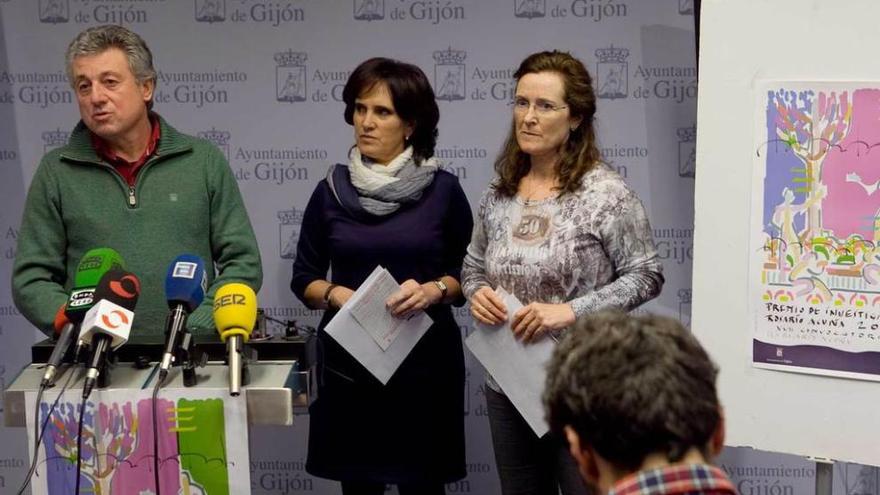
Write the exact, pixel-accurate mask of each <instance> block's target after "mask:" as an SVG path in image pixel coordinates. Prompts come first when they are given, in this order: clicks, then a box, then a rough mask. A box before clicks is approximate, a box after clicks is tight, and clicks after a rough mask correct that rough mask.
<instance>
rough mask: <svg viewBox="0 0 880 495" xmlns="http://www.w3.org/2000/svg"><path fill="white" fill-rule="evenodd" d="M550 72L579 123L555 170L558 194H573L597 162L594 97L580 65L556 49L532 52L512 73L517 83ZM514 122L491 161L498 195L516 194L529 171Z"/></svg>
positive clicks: (526, 157)
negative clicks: (559, 82)
mask: <svg viewBox="0 0 880 495" xmlns="http://www.w3.org/2000/svg"><path fill="white" fill-rule="evenodd" d="M538 72H553V73H556V74H559V75H560V76H561V77H562V81H563V83H564V85H565V104H566V105H567V106H568V111H569V115H571V117H573V118H580V119H581V122H580V124H579V125H578V126H577V128H575V129H574V130H573V131H571V133H570V134H569V135H568V141H566V143H565V146H563V147H562V149H561V150H560V154H561V155H562V157H561V158H562V159H561V160H560V162H559V169H558V170H557V171H556V173H557V175H558V176H559V183H560V190H561V192H562V193H563V194H564V193H567V192H574V191H576V190H577V189H578V187H580V182H581V179H582V178H583V176H584V174H585V173H587V172H588V171H589V170H590V169H592V168H593V167H594V166H596V164H597V163H598V162H599V161H600V159H601V156H600V154H599V149H598V148H597V147H596V132H595V129H594V127H593V118H594V117H595V115H596V95H595V93H593V80H592V78H591V77H590V73H589V72H587V68H586V67H584V64H583V63H582V62H581V61H580V60H578V59H576V58H574V57H573V56H572V55H571V54H569V53H567V52H560V51H557V50H553V51H546V52H539V53H533V54H532V55H529V56H528V57H526V59H525V60H523V61H522V63H521V64H520V65H519V68H518V69H517V70H516V72H515V73H514V74H513V77H514V78H515V79H516V80H517V83H518V82H519V80H520V79H521V78H522V77H523V76H524V75H526V74H534V73H538ZM515 127H516V123H515V122H514V123H512V124H511V128H510V133H509V134H508V135H507V140H506V141H505V143H504V148H502V150H501V153H500V154H499V155H498V158H496V159H495V172H496V173H497V174H498V179H497V180H496V181H495V183H494V187H495V189H496V190H497V191H498V192H499V193H500V194H501V195H502V196H507V197H511V196H513V195H515V194H516V191H517V189H518V187H519V181H520V179H522V178H523V177H524V176H525V175H526V174H527V173H528V172H529V169H530V168H531V162H530V160H529V155H527V154H525V153H524V152H523V151H522V150H521V149H520V148H519V143H517V141H516V128H515Z"/></svg>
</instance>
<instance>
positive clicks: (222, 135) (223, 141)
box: [197, 127, 230, 161]
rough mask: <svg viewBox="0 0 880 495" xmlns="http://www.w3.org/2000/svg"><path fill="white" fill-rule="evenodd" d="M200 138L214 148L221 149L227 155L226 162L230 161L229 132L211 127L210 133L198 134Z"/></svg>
mask: <svg viewBox="0 0 880 495" xmlns="http://www.w3.org/2000/svg"><path fill="white" fill-rule="evenodd" d="M197 135H198V137H200V138H202V139H204V140H206V141H208V142H210V143H211V144H213V145H214V146H216V147H218V148H220V150H222V151H223V154H224V155H226V161H229V137H230V134H229V132H228V131H218V130H217V129H216V128H215V127H211V130H209V131H202V132H200V133H198V134H197Z"/></svg>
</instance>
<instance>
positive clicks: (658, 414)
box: [544, 311, 736, 495]
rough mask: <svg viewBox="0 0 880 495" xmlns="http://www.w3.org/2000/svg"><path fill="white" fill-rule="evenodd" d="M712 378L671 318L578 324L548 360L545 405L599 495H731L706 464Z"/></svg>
mask: <svg viewBox="0 0 880 495" xmlns="http://www.w3.org/2000/svg"><path fill="white" fill-rule="evenodd" d="M717 374H718V370H717V369H716V367H715V365H714V364H713V363H712V361H711V360H710V359H709V356H708V355H707V354H706V351H705V350H704V349H703V348H702V346H700V343H699V342H698V341H697V339H696V338H695V337H694V336H693V335H692V334H691V333H690V332H689V331H688V330H687V329H686V328H684V326H682V324H681V323H679V322H678V321H677V320H674V319H672V318H666V317H662V316H654V315H645V316H628V315H626V314H624V313H622V312H619V311H602V312H600V313H597V314H595V315H591V316H587V317H584V318H581V319H580V320H579V321H578V322H577V324H575V326H574V327H573V328H572V329H571V330H570V331H569V332H567V335H566V336H565V337H564V338H563V339H562V341H561V342H560V343H559V345H558V346H557V347H556V349H555V351H554V354H553V358H552V359H551V361H550V365H549V368H548V376H547V386H546V389H545V391H544V406H545V410H546V412H547V421H548V423H549V424H550V427H551V429H552V430H553V431H555V432H557V433H558V434H561V435H564V436H565V437H566V438H567V440H568V444H569V450H570V452H571V455H572V456H573V457H574V459H575V460H576V461H577V464H578V466H579V469H580V472H581V475H582V476H583V477H584V479H585V480H587V481H588V482H590V483H591V484H593V485H595V486H596V487H598V489H599V490H600V493H603V494H608V495H640V494H645V495H647V494H650V495H672V494H685V493H687V494H708V495H730V494H735V493H736V490H735V489H734V487H733V484H732V483H731V482H730V480H729V479H728V478H727V476H725V474H724V472H723V471H721V470H720V469H718V468H716V467H713V466H711V465H709V461H710V460H711V459H712V458H713V457H714V456H715V455H717V454H718V453H719V452H720V451H721V449H722V447H723V445H724V417H723V414H722V409H721V405H720V404H719V402H718V393H717V391H716V389H715V378H716V376H717Z"/></svg>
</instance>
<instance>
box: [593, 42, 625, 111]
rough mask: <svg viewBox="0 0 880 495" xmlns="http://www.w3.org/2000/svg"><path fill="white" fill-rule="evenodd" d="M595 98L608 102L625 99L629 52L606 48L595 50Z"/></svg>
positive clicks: (611, 47) (623, 49) (621, 49)
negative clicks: (596, 89)
mask: <svg viewBox="0 0 880 495" xmlns="http://www.w3.org/2000/svg"><path fill="white" fill-rule="evenodd" d="M595 53H596V57H597V58H598V59H599V62H597V63H596V87H597V88H598V92H597V93H596V96H598V97H599V98H605V99H609V100H615V99H618V98H626V96H627V94H628V93H629V63H627V61H626V59H627V58H629V50H628V49H626V48H615V47H614V45H611V46H609V47H608V48H599V49H598V50H596V52H595Z"/></svg>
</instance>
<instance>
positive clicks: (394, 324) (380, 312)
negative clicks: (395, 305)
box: [348, 266, 406, 351]
mask: <svg viewBox="0 0 880 495" xmlns="http://www.w3.org/2000/svg"><path fill="white" fill-rule="evenodd" d="M398 290H400V284H398V283H397V281H396V280H394V277H392V276H391V274H390V273H388V270H386V269H384V268H382V267H381V266H379V267H376V269H375V270H373V273H371V274H370V276H369V277H367V279H366V280H364V283H362V284H361V287H360V289H359V290H358V291H357V292H356V293H355V294H354V295H352V297H351V300H350V302H349V304H348V305H349V307H350V308H351V315H352V316H353V317H354V319H355V320H357V322H358V323H360V325H361V327H363V329H364V330H366V331H367V333H368V334H369V335H370V337H372V338H373V340H374V341H376V343H377V344H379V347H381V348H382V350H383V351H385V350H388V347H390V346H391V343H392V342H394V339H396V338H397V335H398V334H400V329H401V328H402V327H403V324H404V323H406V320H402V319H400V318H395V317H394V315H392V314H391V313H390V312H388V309H387V308H386V307H385V301H386V300H388V298H389V297H391V295H392V294H394V293H395V292H397V291H398Z"/></svg>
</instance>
